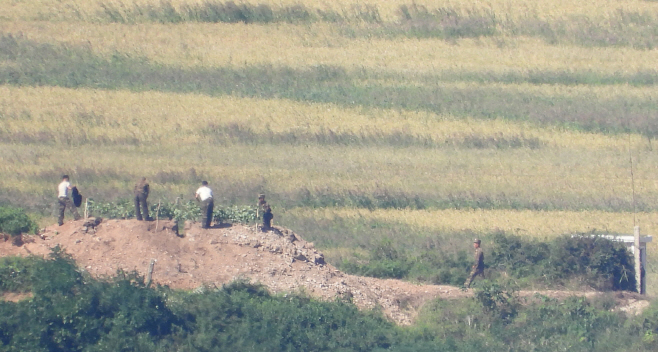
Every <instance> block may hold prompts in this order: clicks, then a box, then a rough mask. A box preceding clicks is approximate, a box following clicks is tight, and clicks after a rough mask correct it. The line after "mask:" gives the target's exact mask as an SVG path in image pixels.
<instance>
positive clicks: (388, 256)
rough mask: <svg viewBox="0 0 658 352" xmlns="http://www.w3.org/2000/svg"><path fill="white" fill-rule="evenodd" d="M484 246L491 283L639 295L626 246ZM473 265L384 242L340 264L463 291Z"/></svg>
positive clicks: (495, 241)
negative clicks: (511, 282)
mask: <svg viewBox="0 0 658 352" xmlns="http://www.w3.org/2000/svg"><path fill="white" fill-rule="evenodd" d="M491 237H492V241H491V242H487V243H485V244H484V249H485V253H486V254H485V263H486V266H487V268H486V275H487V278H489V279H491V280H494V281H501V282H504V281H510V280H513V281H515V282H516V284H517V285H521V286H529V285H542V286H554V285H569V284H574V283H575V284H576V285H579V286H587V287H592V288H595V289H598V290H604V291H606V290H626V291H635V269H634V265H633V258H632V256H631V254H630V252H629V251H628V250H627V249H626V247H625V245H624V244H622V243H619V242H615V241H611V240H609V239H606V238H603V237H600V236H596V235H593V234H578V235H575V236H570V235H565V236H560V237H558V238H556V239H553V240H551V241H549V242H541V241H536V240H528V239H524V238H522V237H520V236H514V235H508V234H505V233H494V234H492V236H491ZM472 264H473V259H472V258H471V256H470V255H468V254H467V253H466V252H464V251H457V252H448V251H446V249H440V248H433V249H420V250H418V249H416V250H411V249H404V247H403V246H399V245H395V244H393V243H392V242H391V241H390V240H388V239H384V240H382V241H381V242H379V243H376V244H374V245H372V246H371V248H370V250H369V252H368V254H367V255H365V256H363V255H358V254H355V255H354V256H353V257H349V258H344V259H343V260H342V261H341V262H339V263H338V266H339V267H340V268H341V270H344V271H346V272H348V273H351V274H358V275H364V276H371V277H379V278H398V279H411V280H418V281H425V282H431V283H435V284H451V285H461V284H462V283H463V282H464V280H465V279H466V276H467V275H468V273H469V270H470V267H471V265H472Z"/></svg>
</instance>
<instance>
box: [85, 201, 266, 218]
mask: <svg viewBox="0 0 658 352" xmlns="http://www.w3.org/2000/svg"><path fill="white" fill-rule="evenodd" d="M89 213H90V214H93V215H94V216H100V217H103V218H108V219H133V218H135V206H134V205H133V204H132V202H131V201H130V200H128V199H119V200H117V201H115V202H97V201H94V200H92V199H90V200H89ZM149 214H151V217H153V218H155V217H156V216H157V217H158V218H160V219H169V220H174V219H175V220H177V221H178V222H185V221H187V220H192V221H196V220H198V219H200V218H201V209H200V208H199V204H198V203H197V202H195V201H192V200H189V201H187V202H168V201H165V202H160V204H158V203H155V202H151V203H150V205H149ZM213 218H214V219H215V221H217V222H229V223H241V224H248V223H251V222H253V221H255V220H256V208H255V207H253V206H231V207H229V206H221V205H215V210H214V211H213Z"/></svg>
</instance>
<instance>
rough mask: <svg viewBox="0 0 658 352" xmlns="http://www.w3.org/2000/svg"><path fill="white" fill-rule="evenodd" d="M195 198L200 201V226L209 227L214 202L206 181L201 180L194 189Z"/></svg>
mask: <svg viewBox="0 0 658 352" xmlns="http://www.w3.org/2000/svg"><path fill="white" fill-rule="evenodd" d="M195 197H196V199H197V200H199V201H200V202H201V227H202V228H204V229H207V228H210V222H211V221H212V210H213V208H214V206H215V205H214V204H213V201H212V190H211V189H210V187H208V181H202V182H201V187H199V189H197V190H196V195H195Z"/></svg>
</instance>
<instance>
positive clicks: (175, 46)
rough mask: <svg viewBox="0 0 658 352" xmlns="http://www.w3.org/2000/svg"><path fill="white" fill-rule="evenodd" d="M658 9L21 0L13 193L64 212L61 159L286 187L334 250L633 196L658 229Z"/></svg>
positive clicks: (536, 234)
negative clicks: (59, 204)
mask: <svg viewBox="0 0 658 352" xmlns="http://www.w3.org/2000/svg"><path fill="white" fill-rule="evenodd" d="M414 4H415V5H414ZM657 10H658V3H656V2H651V1H623V2H619V1H615V2H611V1H604V0H596V1H592V2H585V3H582V4H581V3H579V4H573V3H572V2H567V1H550V2H547V3H536V2H528V1H521V0H518V1H502V0H501V1H494V2H489V3H487V4H483V3H468V2H459V1H458V2H454V1H450V2H436V1H416V2H415V3H411V2H406V1H401V0H397V1H390V2H386V3H385V4H377V3H374V2H373V3H372V4H367V3H362V2H352V1H349V0H345V1H332V2H329V3H327V2H319V1H315V2H304V3H303V5H300V3H299V2H296V1H287V0H286V1H276V2H273V1H261V2H258V3H256V2H253V3H237V5H236V4H234V5H230V4H229V3H224V2H219V1H210V2H201V1H192V0H189V1H183V0H176V1H171V2H166V1H165V2H161V1H145V0H139V1H138V0H134V1H122V2H119V1H99V2H89V1H81V0H68V1H46V0H41V1H7V2H3V3H2V4H0V33H1V37H0V82H1V83H2V85H0V122H1V123H0V149H1V151H2V152H1V153H0V164H2V168H0V202H3V203H12V204H14V205H20V206H23V207H26V208H28V209H30V210H31V211H33V212H36V213H38V214H40V216H42V217H43V220H42V222H43V223H49V222H52V221H53V219H52V213H53V211H54V187H55V185H56V183H57V182H58V181H59V177H60V176H61V174H62V173H68V174H70V175H71V176H72V181H73V182H74V183H75V184H78V185H79V186H80V188H81V190H82V192H83V193H84V194H85V195H86V196H89V197H93V198H95V199H98V200H113V199H117V198H122V197H128V196H129V195H130V189H131V185H132V183H133V182H134V180H135V179H136V178H138V177H140V176H146V177H148V178H149V179H150V181H151V185H152V190H153V193H152V196H151V199H152V201H157V200H158V199H170V200H171V199H174V198H175V197H177V196H180V195H182V196H183V197H184V198H187V197H190V195H191V194H192V192H193V191H194V189H195V188H196V187H197V184H198V182H199V181H200V180H202V179H208V180H209V181H210V182H211V185H212V186H213V188H214V189H215V193H216V194H217V195H218V197H219V199H220V202H221V203H225V204H235V203H252V202H253V201H254V200H255V196H256V194H258V193H259V192H266V193H267V194H268V199H269V200H270V202H271V203H272V204H273V206H274V212H275V216H276V217H275V223H276V224H282V225H286V226H291V227H293V228H295V229H297V230H298V231H299V232H301V233H306V234H307V236H309V238H310V239H311V240H313V241H315V242H316V243H318V244H319V245H320V246H321V248H322V249H324V250H326V251H327V252H328V253H330V256H329V257H330V259H332V260H334V261H335V262H338V261H339V260H341V259H345V258H346V257H350V256H353V255H356V254H354V253H357V254H358V253H360V252H363V251H365V252H367V251H368V250H370V249H371V247H372V246H375V244H376V243H378V240H385V239H389V240H392V241H393V243H396V244H397V245H398V246H400V247H405V248H411V249H413V248H421V247H422V244H423V243H425V242H426V241H427V238H441V239H446V238H450V240H449V241H438V240H437V243H439V242H440V243H444V246H445V248H443V249H450V250H455V251H458V250H469V248H470V243H469V242H470V238H471V237H473V236H480V237H483V238H484V240H485V243H487V241H490V240H491V238H492V236H491V235H492V234H494V233H499V232H500V231H504V232H506V233H509V234H518V235H521V236H528V237H532V238H548V237H554V236H557V235H561V234H565V233H575V232H588V231H593V230H594V231H596V232H611V233H630V232H631V231H632V227H633V218H634V216H633V214H632V212H633V210H634V209H635V210H637V211H639V214H637V216H636V219H637V223H639V224H640V225H641V226H642V231H643V232H644V233H646V234H653V231H654V229H656V228H657V227H658V205H657V204H658V183H656V181H657V180H658V178H657V177H656V176H655V175H656V171H658V154H657V153H656V151H655V150H654V148H657V147H656V145H655V144H656V141H655V136H656V135H657V134H658V105H657V103H656V101H658V90H657V89H656V82H657V81H658V71H657V70H656V68H655V63H656V62H657V61H658V60H657V59H658V51H656V50H655V49H654V48H655V47H656V46H657V45H658V32H656V30H655V28H657V24H658V12H657ZM630 156H632V157H633V162H634V176H635V193H636V202H635V204H633V198H632V187H631V182H630V160H629V159H630ZM302 229H303V230H304V231H302ZM432 236H434V237H432ZM441 246H442V244H440V245H439V247H441ZM653 248H655V247H653V246H652V249H653ZM650 258H653V257H652V256H651V257H650ZM654 263H655V261H653V260H652V262H651V266H650V267H649V268H648V272H649V275H650V278H654V277H656V276H655V270H656V268H655V264H654ZM652 287H653V286H652Z"/></svg>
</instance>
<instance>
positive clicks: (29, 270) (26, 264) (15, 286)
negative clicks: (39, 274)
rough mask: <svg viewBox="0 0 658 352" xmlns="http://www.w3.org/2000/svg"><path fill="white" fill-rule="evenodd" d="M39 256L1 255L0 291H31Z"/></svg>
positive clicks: (39, 260)
mask: <svg viewBox="0 0 658 352" xmlns="http://www.w3.org/2000/svg"><path fill="white" fill-rule="evenodd" d="M41 261H43V259H42V258H40V257H28V258H20V257H2V258H0V293H2V292H7V291H8V292H28V291H32V283H33V282H34V280H35V270H37V268H38V267H39V266H38V265H37V264H40V262H41Z"/></svg>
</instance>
